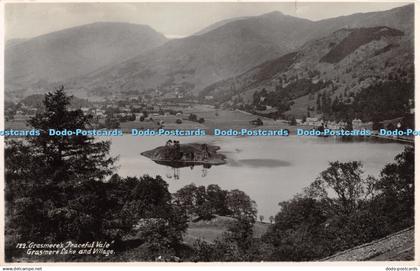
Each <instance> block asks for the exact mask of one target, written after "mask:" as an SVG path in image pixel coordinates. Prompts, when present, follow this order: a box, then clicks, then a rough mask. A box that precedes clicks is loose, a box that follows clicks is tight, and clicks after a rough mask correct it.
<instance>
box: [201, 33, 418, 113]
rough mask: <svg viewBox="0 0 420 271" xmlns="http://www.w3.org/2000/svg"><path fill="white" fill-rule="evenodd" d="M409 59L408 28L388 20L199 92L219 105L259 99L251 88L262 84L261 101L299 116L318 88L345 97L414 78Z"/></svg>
mask: <svg viewBox="0 0 420 271" xmlns="http://www.w3.org/2000/svg"><path fill="white" fill-rule="evenodd" d="M413 61H414V42H413V36H412V35H411V34H410V33H404V32H402V31H400V30H397V29H393V28H389V27H386V26H378V27H370V28H345V29H340V30H338V31H335V32H334V33H332V34H331V35H328V36H326V37H324V38H320V39H317V40H313V41H310V42H308V43H306V44H305V45H303V46H302V47H301V48H300V49H299V50H297V51H296V52H294V53H290V54H287V55H284V56H282V57H279V58H277V59H274V60H271V61H267V62H265V63H263V64H261V65H258V66H256V67H254V68H252V69H250V70H248V71H247V72H245V73H242V74H240V75H238V76H235V77H232V78H230V79H227V80H224V81H221V82H218V83H215V84H213V85H210V86H208V87H207V88H205V89H204V90H203V91H202V92H201V96H202V97H203V96H213V97H214V98H215V101H216V102H217V103H221V104H222V105H223V104H227V105H230V106H235V105H241V104H242V105H243V104H252V103H254V105H255V103H260V102H259V101H255V95H254V94H255V93H256V92H260V93H261V91H262V90H264V91H265V92H264V93H268V94H264V95H263V96H265V97H264V98H267V99H265V100H264V101H262V102H261V104H262V105H270V106H274V107H277V108H279V110H282V111H283V112H284V113H286V114H292V115H295V116H299V117H302V116H306V115H308V108H316V106H317V99H316V97H317V95H319V94H321V93H326V95H327V96H328V97H329V99H331V100H333V99H335V98H336V97H337V98H340V99H343V100H344V99H351V97H350V96H352V95H354V94H355V93H358V92H360V91H361V90H362V89H365V88H367V87H369V86H372V85H375V84H377V83H382V82H386V81H389V80H394V78H397V77H398V78H399V79H400V80H403V81H412V80H413V78H414V62H413ZM257 96H258V95H257ZM258 97H259V96H258ZM312 111H313V110H312ZM310 113H312V112H310Z"/></svg>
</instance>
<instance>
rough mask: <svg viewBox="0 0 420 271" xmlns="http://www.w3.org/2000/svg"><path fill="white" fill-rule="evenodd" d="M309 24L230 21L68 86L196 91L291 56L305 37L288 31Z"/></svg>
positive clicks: (277, 18)
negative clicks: (271, 60)
mask: <svg viewBox="0 0 420 271" xmlns="http://www.w3.org/2000/svg"><path fill="white" fill-rule="evenodd" d="M311 24H312V22H311V21H309V20H305V19H299V18H295V17H291V16H286V15H283V14H281V13H280V12H273V13H269V14H265V15H262V16H257V17H252V18H248V19H243V20H237V21H232V22H229V23H226V24H224V25H222V26H220V27H218V28H216V29H214V30H211V31H208V32H206V33H204V34H201V35H193V36H190V37H186V38H183V39H176V40H171V41H169V42H167V43H166V44H164V45H162V46H160V47H158V48H155V49H153V50H151V51H149V52H148V53H147V54H142V55H139V56H137V57H134V58H132V59H130V60H127V61H125V62H124V63H120V64H117V65H112V66H109V67H107V68H104V69H101V70H98V71H96V72H94V73H91V74H88V75H86V76H84V77H80V78H76V79H75V80H73V81H72V82H71V83H70V84H69V83H67V86H68V87H70V88H71V89H76V90H79V91H82V90H85V91H90V92H91V94H92V93H93V94H94V95H106V94H109V93H118V92H120V93H121V92H127V91H128V92H130V91H138V92H143V91H147V90H149V89H159V90H160V91H162V92H164V93H178V94H191V93H192V94H194V93H198V91H200V90H202V89H203V88H204V87H206V86H208V85H209V84H212V83H214V82H217V81H219V80H222V79H224V78H228V77H230V76H233V75H235V74H238V73H241V72H243V71H245V70H247V69H249V68H251V67H253V66H255V65H257V64H259V63H261V62H264V61H266V60H269V59H273V58H275V57H278V56H281V55H283V54H285V53H288V52H290V51H291V50H293V48H294V47H295V45H296V43H301V42H302V40H303V39H304V37H299V38H298V37H297V35H296V34H295V33H294V32H293V31H290V29H292V28H293V29H296V30H297V31H303V30H304V29H307V28H308V27H309V26H310V25H311ZM297 40H298V41H297ZM101 93H102V94H101Z"/></svg>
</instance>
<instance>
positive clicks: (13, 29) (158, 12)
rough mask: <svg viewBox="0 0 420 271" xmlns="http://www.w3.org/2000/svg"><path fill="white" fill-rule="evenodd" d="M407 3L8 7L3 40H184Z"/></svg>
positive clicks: (19, 5) (153, 4)
mask: <svg viewBox="0 0 420 271" xmlns="http://www.w3.org/2000/svg"><path fill="white" fill-rule="evenodd" d="M406 4H407V2H405V3H404V2H387V3H381V2H371V3H366V2H364V3H363V2H353V3H349V2H347V3H344V2H342V3H337V2H335V3H334V2H330V3H314V2H312V3H301V2H289V3H287V2H277V3H275V2H271V3H270V2H265V3H261V2H260V3H255V2H254V3H250V2H248V3H244V2H242V3H238V2H236V3H233V2H230V3H227V2H225V3H221V2H207V3H206V2H201V3H197V2H196V3H188V2H183V3H156V2H155V3H7V4H6V8H5V35H6V36H5V38H6V40H9V39H14V38H31V37H35V36H39V35H42V34H46V33H50V32H54V31H58V30H62V29H65V28H70V27H74V26H78V25H83V24H89V23H93V22H128V23H136V24H146V25H149V26H150V27H152V28H153V29H155V30H156V31H158V32H160V33H162V34H164V35H165V36H166V37H168V38H179V37H185V36H188V35H191V34H194V33H195V32H198V31H199V30H201V29H203V28H205V27H206V26H208V25H211V24H213V23H215V22H218V21H221V20H224V19H228V18H233V17H242V16H258V15H261V14H264V13H268V12H272V11H280V12H282V13H283V14H287V15H291V16H295V17H301V18H306V19H310V20H314V21H317V20H321V19H326V18H332V17H338V16H342V15H350V14H353V13H358V12H371V11H381V10H387V9H392V8H395V7H398V6H403V5H406Z"/></svg>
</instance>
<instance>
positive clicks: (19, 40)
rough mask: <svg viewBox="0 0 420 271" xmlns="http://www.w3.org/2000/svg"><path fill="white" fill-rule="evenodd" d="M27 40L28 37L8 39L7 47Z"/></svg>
mask: <svg viewBox="0 0 420 271" xmlns="http://www.w3.org/2000/svg"><path fill="white" fill-rule="evenodd" d="M27 40H28V39H9V40H7V41H6V48H9V47H12V46H15V45H17V44H19V43H22V42H25V41H27Z"/></svg>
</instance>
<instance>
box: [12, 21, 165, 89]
mask: <svg viewBox="0 0 420 271" xmlns="http://www.w3.org/2000/svg"><path fill="white" fill-rule="evenodd" d="M166 41H167V40H166V38H165V37H164V36H163V35H162V34H160V33H158V32H156V31H154V30H153V29H151V28H150V27H149V26H144V25H136V24H128V23H93V24H88V25H82V26H78V27H73V28H69V29H65V30H61V31H57V32H53V33H49V34H46V35H42V36H38V37H35V38H31V39H27V40H24V41H19V42H17V43H16V42H14V43H15V45H9V46H7V48H6V50H5V80H6V90H9V91H16V90H23V91H24V90H26V89H28V88H37V87H45V86H46V85H47V84H48V83H51V82H56V81H62V80H66V79H69V78H71V77H75V76H80V75H83V74H86V73H89V72H92V71H94V70H96V69H98V68H100V67H103V66H105V65H108V64H111V63H112V64H115V63H118V62H121V61H124V60H126V59H129V58H131V57H133V56H136V55H138V54H140V53H143V52H145V51H147V50H150V49H152V48H154V47H157V46H159V45H162V44H163V43H165V42H166ZM12 42H13V41H12Z"/></svg>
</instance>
